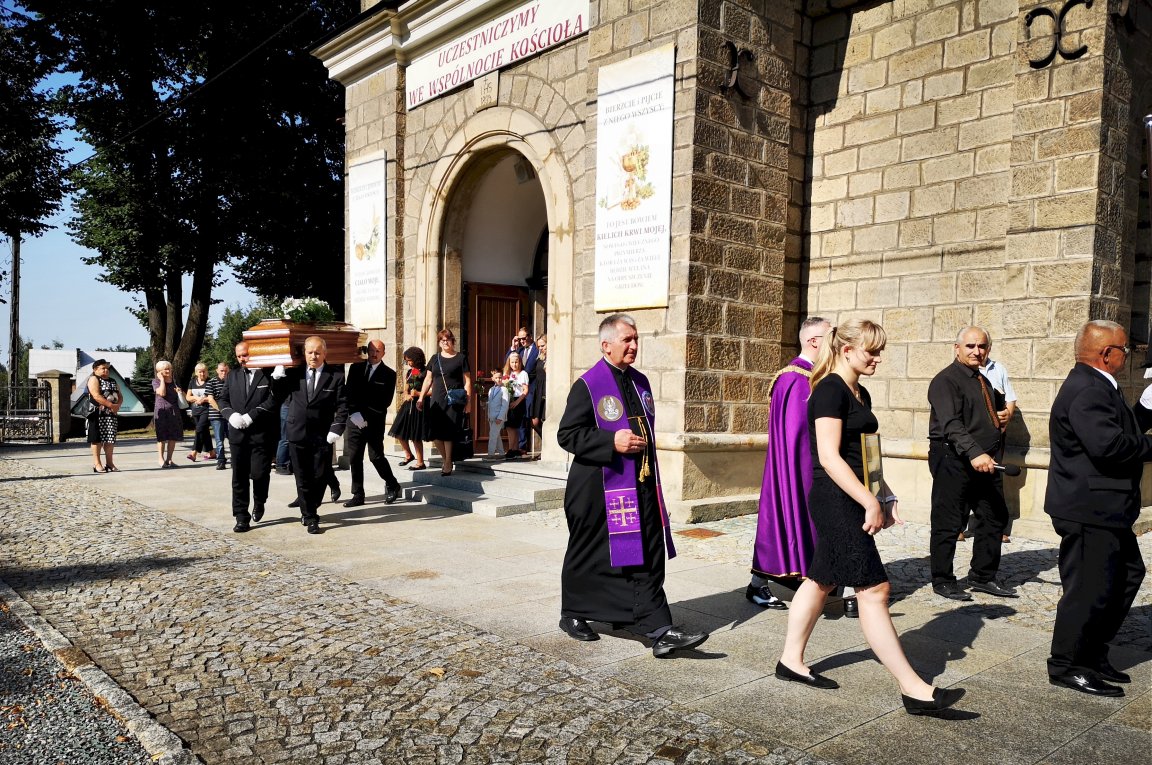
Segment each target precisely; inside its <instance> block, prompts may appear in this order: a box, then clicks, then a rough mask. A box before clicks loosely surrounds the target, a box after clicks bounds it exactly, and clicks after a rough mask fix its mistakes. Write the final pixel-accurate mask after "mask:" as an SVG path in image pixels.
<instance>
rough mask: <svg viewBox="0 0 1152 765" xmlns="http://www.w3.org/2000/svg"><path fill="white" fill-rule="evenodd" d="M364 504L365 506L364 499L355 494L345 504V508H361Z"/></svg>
mask: <svg viewBox="0 0 1152 765" xmlns="http://www.w3.org/2000/svg"><path fill="white" fill-rule="evenodd" d="M362 504H364V498H363V497H361V496H358V495H356V494H353V495H352V499H350V500H348V501H347V502H345V503H344V507H360V505H362Z"/></svg>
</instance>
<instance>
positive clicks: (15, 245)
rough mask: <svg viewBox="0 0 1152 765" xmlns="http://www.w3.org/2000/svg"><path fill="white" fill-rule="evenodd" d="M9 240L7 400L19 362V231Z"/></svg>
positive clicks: (12, 396) (14, 232) (13, 396)
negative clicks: (9, 287) (9, 288)
mask: <svg viewBox="0 0 1152 765" xmlns="http://www.w3.org/2000/svg"><path fill="white" fill-rule="evenodd" d="M10 241H11V242H12V303H11V305H12V307H11V310H10V312H11V321H10V322H9V325H10V326H9V327H8V388H9V389H10V390H11V391H12V393H11V394H9V398H8V400H9V401H12V400H13V398H15V390H16V386H17V385H18V384H19V383H18V381H17V380H16V377H17V372H18V367H19V364H20V350H21V349H20V347H19V345H20V232H19V231H13V232H12V233H11V234H10Z"/></svg>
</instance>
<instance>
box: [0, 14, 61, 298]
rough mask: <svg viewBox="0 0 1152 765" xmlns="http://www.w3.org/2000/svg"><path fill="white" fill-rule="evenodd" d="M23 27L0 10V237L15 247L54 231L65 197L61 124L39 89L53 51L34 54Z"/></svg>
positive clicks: (2, 276)
mask: <svg viewBox="0 0 1152 765" xmlns="http://www.w3.org/2000/svg"><path fill="white" fill-rule="evenodd" d="M21 26H22V22H21V20H20V16H18V15H17V13H16V12H15V11H13V10H11V9H9V8H7V7H6V6H0V72H3V76H2V77H0V114H2V115H4V119H3V121H0V234H2V235H3V236H4V237H6V238H7V239H9V240H10V241H16V242H19V240H20V238H21V237H22V236H25V235H30V236H39V235H40V234H42V233H44V231H46V230H47V229H49V228H51V226H48V225H47V224H46V223H45V222H44V221H45V220H46V219H47V218H48V217H49V216H51V215H52V214H53V213H55V212H56V211H57V210H59V209H60V200H61V198H62V197H63V195H64V176H63V170H64V151H63V149H61V148H60V147H59V146H58V145H57V143H56V141H57V138H58V136H59V133H60V125H59V124H58V122H57V121H56V120H55V119H54V118H53V116H52V111H51V96H50V95H49V94H48V93H46V92H45V91H43V90H39V89H38V86H39V85H40V83H41V81H42V80H43V79H44V77H45V76H46V75H47V74H48V73H49V72H50V71H51V70H52V62H53V57H52V51H51V49H47V50H44V51H42V52H41V53H39V54H35V53H33V54H30V53H29V51H28V50H27V49H26V45H25V40H24V39H23V38H22V36H21V34H20V29H21ZM4 276H6V274H5V273H3V272H0V283H2V282H3V278H4ZM0 302H5V301H4V300H3V299H2V298H0Z"/></svg>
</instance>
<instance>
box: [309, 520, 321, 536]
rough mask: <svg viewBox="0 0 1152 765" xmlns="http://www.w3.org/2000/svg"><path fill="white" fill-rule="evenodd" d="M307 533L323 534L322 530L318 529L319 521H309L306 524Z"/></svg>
mask: <svg viewBox="0 0 1152 765" xmlns="http://www.w3.org/2000/svg"><path fill="white" fill-rule="evenodd" d="M308 533H309V534H323V533H324V532H322V531H321V530H320V521H312V522H311V523H309V524H308Z"/></svg>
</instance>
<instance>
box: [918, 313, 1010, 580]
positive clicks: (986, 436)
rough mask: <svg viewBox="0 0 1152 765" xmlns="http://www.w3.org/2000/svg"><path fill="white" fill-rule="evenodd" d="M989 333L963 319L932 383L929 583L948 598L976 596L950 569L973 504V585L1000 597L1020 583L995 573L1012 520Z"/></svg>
mask: <svg viewBox="0 0 1152 765" xmlns="http://www.w3.org/2000/svg"><path fill="white" fill-rule="evenodd" d="M989 346H991V340H990V339H989V336H988V333H987V332H986V331H985V330H984V329H983V328H981V327H965V328H964V329H963V330H961V331H960V334H959V335H958V336H957V338H956V342H955V343H954V344H953V346H952V348H953V351H954V352H955V354H956V359H955V360H954V361H953V362H952V363H951V364H949V365H948V366H947V367H945V368H944V369H943V370H941V371H940V372H939V373H938V374H937V375H936V376H935V377H934V378H932V382H931V384H929V386H928V403H929V404H931V406H932V413H931V417H930V419H929V421H928V440H929V445H928V469H929V470H930V471H931V473H932V532H931V537H930V542H929V549H930V557H931V565H932V589H933V591H935V593H936V594H937V595H940V596H941V597H945V598H950V599H951V600H971V599H972V596H971V595H970V594H968V593H967V592H966V591H965V590H964V587H963V586H961V585H960V583H959V582H957V581H956V576H955V575H954V574H953V572H952V564H953V558H954V557H955V555H956V538H957V536H958V535H959V534H960V529H961V524H963V522H964V518H965V517H966V515H967V512H968V508H969V507H971V508H972V509H973V515H974V516H975V524H974V528H973V533H974V539H973V542H972V567H971V569H970V570H969V572H968V586H969V587H970V588H971V589H972V590H974V591H976V592H982V593H986V594H988V595H996V596H998V597H1002V598H1015V597H1017V595H1016V591H1015V590H1013V589H1011V588H1008V587H1005V586H1004V585H1003V584H1001V583H999V582H997V581H996V574H997V573H998V572H999V569H1000V549H1001V545H1002V544H1003V538H1004V529H1005V528H1006V527H1007V525H1008V506H1007V505H1006V504H1005V502H1004V486H1003V479H1002V478H1001V476H1000V473H998V472H997V470H996V468H997V465H996V461H995V459H994V455H996V454H998V453H999V451H1000V439H1001V438H1002V437H1003V432H1002V431H1001V429H1000V417H999V415H998V414H997V412H998V411H999V409H998V408H997V406H996V401H995V392H994V391H993V389H992V386H991V385H989V384H988V380H987V379H986V378H985V377H984V375H982V374H980V367H981V366H983V365H984V362H985V360H986V359H987V358H988V348H989Z"/></svg>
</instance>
